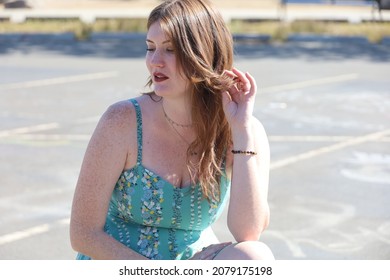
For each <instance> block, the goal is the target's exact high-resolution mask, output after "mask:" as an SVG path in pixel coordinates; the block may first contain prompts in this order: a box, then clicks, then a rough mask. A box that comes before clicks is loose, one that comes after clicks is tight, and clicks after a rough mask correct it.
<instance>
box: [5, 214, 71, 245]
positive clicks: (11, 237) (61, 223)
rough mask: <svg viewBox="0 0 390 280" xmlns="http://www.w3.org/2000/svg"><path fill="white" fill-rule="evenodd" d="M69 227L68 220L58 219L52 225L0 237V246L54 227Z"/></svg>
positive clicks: (43, 225)
mask: <svg viewBox="0 0 390 280" xmlns="http://www.w3.org/2000/svg"><path fill="white" fill-rule="evenodd" d="M64 225H69V218H65V219H60V220H57V221H56V222H54V223H52V224H42V225H39V226H35V227H30V228H28V229H25V230H21V231H16V232H13V233H10V234H6V235H2V236H0V246H1V245H4V244H8V243H12V242H15V241H18V240H21V239H25V238H28V237H32V236H34V235H38V234H42V233H45V232H48V231H49V230H51V229H52V228H54V227H55V226H64Z"/></svg>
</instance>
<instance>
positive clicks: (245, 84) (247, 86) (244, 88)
mask: <svg viewBox="0 0 390 280" xmlns="http://www.w3.org/2000/svg"><path fill="white" fill-rule="evenodd" d="M232 72H233V73H234V74H235V75H237V77H238V79H239V81H240V82H241V83H242V85H241V91H243V92H247V91H249V90H250V86H251V84H250V82H249V80H248V77H247V75H246V74H244V73H243V72H241V71H240V70H238V69H237V68H233V70H232Z"/></svg>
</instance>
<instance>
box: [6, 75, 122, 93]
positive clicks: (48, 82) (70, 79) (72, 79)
mask: <svg viewBox="0 0 390 280" xmlns="http://www.w3.org/2000/svg"><path fill="white" fill-rule="evenodd" d="M116 76H118V72H117V71H109V72H98V73H91V74H84V75H75V76H65V77H58V78H52V79H43V80H36V81H29V82H20V83H12V84H0V91H1V90H11V89H27V88H35V87H44V86H53V85H60V84H68V83H76V82H83V81H91V80H99V79H109V78H113V77H116Z"/></svg>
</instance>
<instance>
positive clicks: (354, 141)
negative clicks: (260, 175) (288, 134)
mask: <svg viewBox="0 0 390 280" xmlns="http://www.w3.org/2000/svg"><path fill="white" fill-rule="evenodd" d="M389 134H390V129H387V130H383V131H379V132H374V133H370V134H366V135H363V136H357V137H354V138H350V139H347V140H345V141H341V142H339V143H336V144H333V145H329V146H325V147H321V148H318V149H314V150H311V151H308V152H305V153H301V154H298V155H295V156H291V157H288V158H285V159H282V160H279V161H276V162H273V163H271V165H270V169H271V170H274V169H277V168H281V167H285V166H287V165H290V164H294V163H297V162H299V161H302V160H306V159H311V158H314V157H316V156H319V155H323V154H327V153H330V152H334V151H337V150H341V149H343V148H347V147H352V146H356V145H360V144H363V143H366V142H370V141H376V140H378V139H381V138H382V137H387V136H389Z"/></svg>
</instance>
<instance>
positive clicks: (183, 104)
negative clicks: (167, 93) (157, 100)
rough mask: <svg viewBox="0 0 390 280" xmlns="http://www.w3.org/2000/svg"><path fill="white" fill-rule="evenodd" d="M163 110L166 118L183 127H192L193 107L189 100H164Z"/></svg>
mask: <svg viewBox="0 0 390 280" xmlns="http://www.w3.org/2000/svg"><path fill="white" fill-rule="evenodd" d="M162 109H163V111H164V112H163V113H165V114H166V117H167V118H168V119H170V120H172V121H173V122H174V123H176V124H180V125H182V126H188V127H189V126H191V125H192V116H191V105H190V102H189V101H187V100H179V99H167V98H163V99H162Z"/></svg>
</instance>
